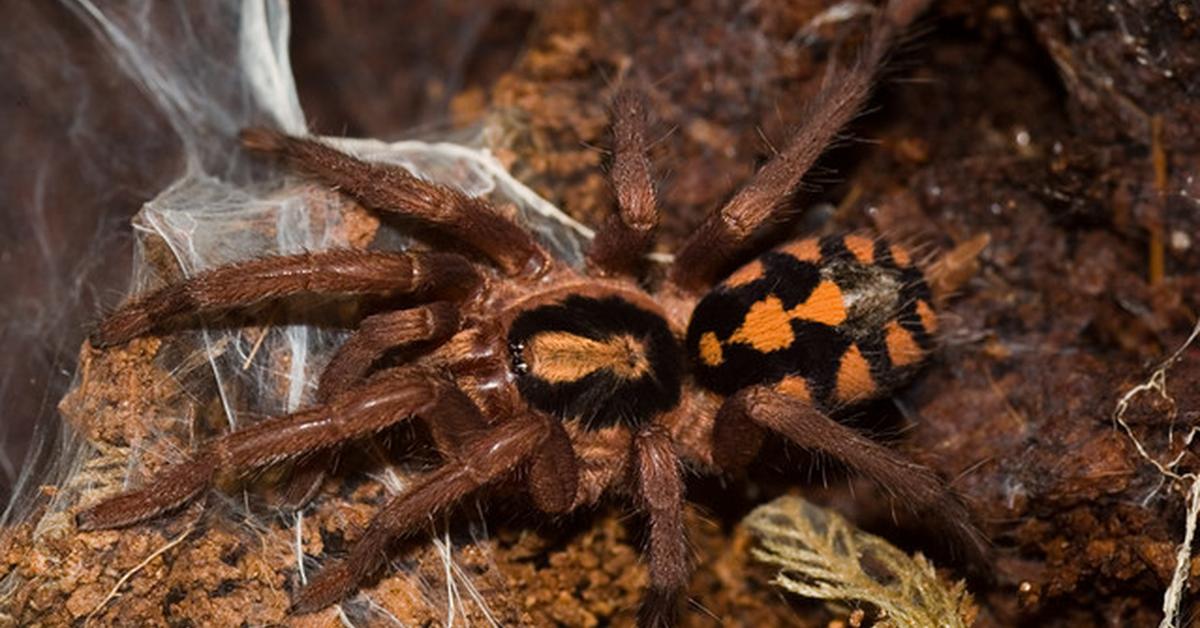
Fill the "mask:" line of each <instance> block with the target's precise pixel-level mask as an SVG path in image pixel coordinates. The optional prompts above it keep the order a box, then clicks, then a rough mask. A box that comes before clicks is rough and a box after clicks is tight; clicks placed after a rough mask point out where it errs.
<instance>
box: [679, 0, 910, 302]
mask: <svg viewBox="0 0 1200 628" xmlns="http://www.w3.org/2000/svg"><path fill="white" fill-rule="evenodd" d="M927 5H928V0H892V1H891V2H889V3H888V6H887V7H885V8H884V9H883V11H882V13H880V15H879V16H877V18H876V19H875V22H874V24H873V26H872V29H871V34H870V36H869V39H868V41H867V42H866V45H865V49H864V51H863V54H862V56H861V57H860V59H859V60H858V62H857V63H855V64H853V65H851V66H849V67H847V68H836V67H835V68H833V69H832V70H831V72H830V74H829V76H828V78H827V79H826V80H825V84H824V85H823V87H822V89H821V91H820V93H819V94H818V95H817V96H816V98H815V100H814V101H812V102H810V103H809V104H808V105H807V106H806V108H805V111H804V113H803V114H801V115H800V116H798V119H800V120H802V121H803V122H802V123H801V125H800V127H799V128H798V129H797V130H796V132H795V133H794V134H793V135H792V137H791V139H790V140H788V142H787V144H786V145H785V146H784V147H783V150H781V151H780V152H779V153H777V154H776V155H775V157H774V158H772V159H771V161H769V162H767V164H766V165H765V166H763V167H762V168H761V169H760V170H759V171H758V172H757V173H756V174H755V175H754V177H753V178H752V179H750V182H749V183H747V184H746V186H745V187H743V188H742V189H741V190H740V191H738V193H737V194H736V195H734V197H733V198H732V199H730V200H729V202H728V203H726V204H725V206H724V207H721V208H720V209H719V210H717V211H715V212H713V213H711V214H709V215H708V217H707V218H706V219H705V220H704V222H703V223H701V225H700V227H699V228H698V229H696V231H694V232H693V233H692V235H691V237H689V238H688V240H687V241H686V242H685V243H684V244H683V247H682V248H681V249H680V250H679V253H678V254H677V255H676V256H675V263H674V264H673V265H672V266H671V271H670V278H671V280H672V281H673V282H674V283H675V284H676V285H678V286H680V287H682V288H684V289H687V290H691V291H699V290H702V289H704V288H706V287H707V286H709V285H711V284H713V283H714V282H715V281H716V280H717V279H718V275H719V273H720V272H721V271H723V270H727V266H728V265H729V263H730V262H731V261H732V260H733V259H734V258H735V257H736V256H737V254H738V253H739V252H740V251H741V250H742V248H743V247H744V246H745V245H746V244H747V242H748V241H749V240H750V238H751V237H752V236H754V235H755V234H756V233H757V231H758V229H759V227H761V226H763V224H764V223H766V222H769V221H770V220H771V219H772V217H774V216H776V215H777V214H778V213H779V211H780V210H781V208H782V207H783V206H784V202H785V201H786V199H787V197H788V196H789V195H790V194H791V193H792V192H793V191H794V190H795V189H796V186H797V185H799V183H800V180H801V179H802V178H803V177H804V174H805V173H806V172H808V169H809V168H810V167H812V165H813V163H814V162H815V161H816V160H817V158H818V157H820V156H821V153H822V152H824V150H825V148H826V147H827V146H828V145H829V143H830V142H831V141H832V140H833V139H834V138H835V137H836V136H837V134H838V133H839V132H840V131H841V129H842V127H843V126H845V125H846V123H847V122H849V121H850V120H852V119H853V118H854V117H855V116H857V115H858V113H859V111H860V110H861V109H862V107H863V105H864V104H866V101H867V98H868V97H869V96H870V94H871V85H872V83H873V81H874V79H875V74H876V71H877V69H878V67H879V65H880V63H881V61H882V60H883V58H884V56H885V54H886V52H887V50H888V49H889V48H890V47H891V44H892V42H893V40H894V39H895V38H896V36H897V35H898V34H899V33H900V32H901V31H903V30H904V28H905V27H907V25H908V24H909V23H910V22H912V20H914V19H915V18H916V17H917V15H918V14H919V13H920V12H921V11H922V10H924V8H925V7H926V6H927Z"/></svg>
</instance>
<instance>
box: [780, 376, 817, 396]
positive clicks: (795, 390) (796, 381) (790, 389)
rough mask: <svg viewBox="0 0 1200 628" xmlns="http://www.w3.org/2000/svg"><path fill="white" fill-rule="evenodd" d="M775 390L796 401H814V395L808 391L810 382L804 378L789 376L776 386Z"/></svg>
mask: <svg viewBox="0 0 1200 628" xmlns="http://www.w3.org/2000/svg"><path fill="white" fill-rule="evenodd" d="M775 390H778V391H779V392H781V393H783V394H785V395H787V396H789V397H795V398H796V399H802V400H804V401H812V393H811V392H810V391H809V390H808V380H806V379H804V378H803V377H797V376H795V375H789V376H787V377H785V378H783V379H781V380H779V383H778V384H776V385H775Z"/></svg>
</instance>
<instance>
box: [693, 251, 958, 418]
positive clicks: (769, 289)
mask: <svg viewBox="0 0 1200 628" xmlns="http://www.w3.org/2000/svg"><path fill="white" fill-rule="evenodd" d="M936 331H937V316H936V314H935V313H934V310H933V306H932V299H931V295H930V290H929V287H928V285H927V284H926V281H925V277H924V275H923V273H922V271H921V270H920V269H919V268H918V267H917V266H915V265H913V263H912V257H911V255H910V254H909V252H908V251H907V250H906V249H905V248H904V247H901V246H899V245H895V244H891V243H889V242H887V241H886V240H884V239H882V238H869V237H866V236H863V235H858V234H853V235H845V236H826V237H823V238H819V239H818V238H806V239H803V240H796V241H793V242H789V243H787V244H785V245H783V246H781V247H779V248H777V249H775V250H772V251H770V252H768V253H765V254H763V255H762V256H760V257H758V258H757V259H755V260H753V261H751V262H750V263H748V264H746V265H745V266H743V267H742V268H740V269H738V270H737V271H735V272H734V273H733V274H732V275H730V276H729V277H728V278H727V279H725V281H723V282H722V283H720V284H718V285H717V286H716V287H715V288H713V290H712V291H711V292H709V293H708V294H707V295H705V297H704V298H703V299H702V300H701V301H700V303H699V305H697V306H696V309H695V311H694V313H693V315H692V320H691V323H690V325H689V327H688V333H687V352H688V358H689V359H690V360H691V364H692V367H693V369H694V371H695V374H696V379H697V381H698V382H699V383H700V385H701V386H704V387H705V388H708V389H710V390H713V391H715V392H718V393H720V394H724V395H729V394H733V393H734V392H737V391H738V390H740V389H742V388H745V387H747V386H754V385H771V386H775V387H776V388H777V389H779V390H781V391H782V392H785V393H788V394H791V395H793V396H797V397H801V398H804V399H806V400H811V401H813V402H815V403H817V404H818V405H820V406H823V407H837V406H842V405H848V404H852V403H856V402H859V401H864V400H867V399H871V398H876V397H880V396H883V395H884V394H886V393H887V392H888V391H890V390H892V389H893V388H895V387H896V386H898V385H899V384H901V383H903V382H904V381H905V380H906V379H908V378H909V377H911V375H912V373H913V372H914V371H915V369H916V367H918V366H919V365H920V364H921V363H922V362H923V361H924V360H925V358H926V357H927V356H928V354H929V351H930V350H931V349H932V347H933V342H934V334H935V332H936Z"/></svg>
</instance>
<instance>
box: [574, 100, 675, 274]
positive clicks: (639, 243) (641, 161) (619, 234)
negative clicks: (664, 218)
mask: <svg viewBox="0 0 1200 628" xmlns="http://www.w3.org/2000/svg"><path fill="white" fill-rule="evenodd" d="M647 117H648V113H647V111H646V100H645V96H644V95H642V94H641V93H640V92H637V91H633V90H622V91H621V92H619V93H618V94H617V97H616V98H615V99H614V101H613V125H612V132H613V164H612V171H611V172H610V173H609V176H610V177H611V178H612V184H613V187H614V188H615V190H616V192H617V205H618V207H619V208H620V209H619V212H618V213H617V214H616V215H614V216H609V218H608V220H606V221H605V223H604V225H603V226H602V227H601V228H600V230H599V231H598V232H597V233H596V238H595V240H593V241H592V246H591V249H590V250H588V265H589V266H590V267H592V268H595V269H597V270H598V271H600V272H602V273H614V274H617V273H619V274H627V275H633V274H636V272H637V268H638V264H639V262H640V261H641V258H642V256H643V255H644V254H645V253H646V251H647V250H648V249H649V248H650V245H652V244H653V243H654V230H655V229H656V228H657V227H658V208H657V203H656V198H655V193H654V181H653V179H652V178H651V171H650V160H649V158H648V157H647V156H646V152H647V145H646V126H647Z"/></svg>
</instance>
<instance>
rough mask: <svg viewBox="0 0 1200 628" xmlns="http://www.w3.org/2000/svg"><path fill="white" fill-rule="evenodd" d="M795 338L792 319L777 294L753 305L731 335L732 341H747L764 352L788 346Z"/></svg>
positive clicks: (730, 339) (746, 342)
mask: <svg viewBox="0 0 1200 628" xmlns="http://www.w3.org/2000/svg"><path fill="white" fill-rule="evenodd" d="M795 339H796V336H795V334H793V333H792V319H791V317H789V316H788V313H787V312H786V311H784V309H783V302H781V301H780V300H779V297H776V296H775V295H768V296H767V297H766V298H765V299H763V300H762V301H759V302H757V303H755V304H754V305H751V306H750V310H749V311H747V312H746V318H745V320H743V321H742V326H741V327H739V328H738V330H737V331H735V332H733V335H732V336H730V337H729V341H730V342H741V343H745V344H748V345H750V346H751V347H754V348H755V349H756V350H758V351H761V352H763V353H768V352H771V351H778V350H780V349H783V348H786V347H788V346H790V345H791V344H792V342H793V341H795Z"/></svg>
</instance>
